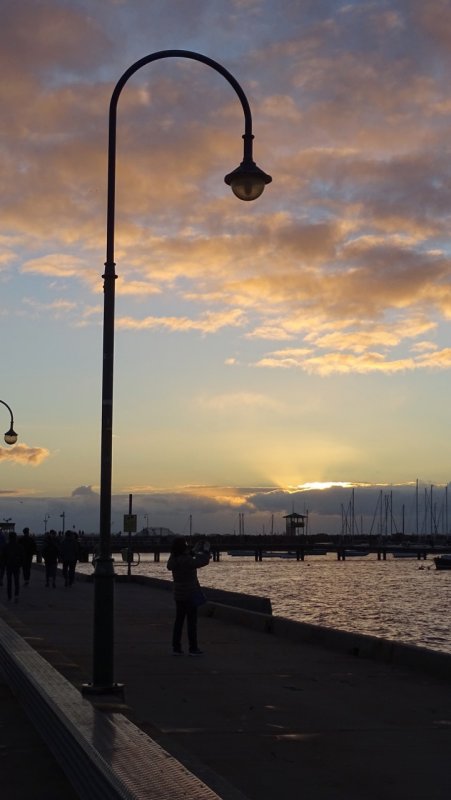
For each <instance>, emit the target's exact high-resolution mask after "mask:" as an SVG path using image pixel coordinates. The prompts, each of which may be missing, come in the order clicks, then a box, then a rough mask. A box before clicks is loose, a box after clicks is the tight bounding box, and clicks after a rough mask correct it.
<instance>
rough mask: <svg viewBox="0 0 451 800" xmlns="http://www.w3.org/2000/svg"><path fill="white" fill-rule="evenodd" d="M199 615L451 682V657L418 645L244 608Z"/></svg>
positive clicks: (213, 608) (208, 608) (218, 607)
mask: <svg viewBox="0 0 451 800" xmlns="http://www.w3.org/2000/svg"><path fill="white" fill-rule="evenodd" d="M200 613H201V614H203V615H206V616H208V617H214V618H216V619H219V620H221V621H223V622H229V623H231V624H233V625H244V626H246V627H248V628H252V629H253V630H259V631H262V632H263V633H267V634H271V635H273V636H275V637H281V638H284V639H289V640H290V641H292V642H303V643H305V644H310V645H313V646H315V647H323V648H326V649H328V650H339V651H341V652H344V653H347V654H348V655H351V656H354V657H356V658H367V659H372V660H374V661H382V662H384V663H387V664H393V665H396V666H399V667H403V668H407V669H412V670H416V671H420V672H423V673H426V674H429V675H433V676H434V677H438V678H441V679H444V680H448V681H450V680H451V655H449V654H447V653H440V652H438V651H435V650H428V649H426V648H423V647H416V646H415V645H409V644H403V643H401V642H393V641H390V640H388V639H380V638H378V637H376V636H368V635H365V634H359V633H353V632H351V631H342V630H337V629H336V628H326V627H323V626H320V625H312V624H310V623H306V622H296V621H295V620H290V619H285V618H283V617H277V616H272V615H270V614H259V613H257V612H254V611H248V610H246V609H243V608H235V607H232V606H226V605H222V604H218V603H210V602H209V603H207V605H205V606H203V607H202V608H201V609H200Z"/></svg>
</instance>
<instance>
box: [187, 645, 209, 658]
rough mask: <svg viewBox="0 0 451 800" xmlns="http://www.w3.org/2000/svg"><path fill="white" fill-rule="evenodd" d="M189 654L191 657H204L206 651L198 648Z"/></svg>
mask: <svg viewBox="0 0 451 800" xmlns="http://www.w3.org/2000/svg"><path fill="white" fill-rule="evenodd" d="M189 654H190V656H204V655H205V653H204V651H203V650H199V648H198V647H196V648H195V649H193V650H190V651H189Z"/></svg>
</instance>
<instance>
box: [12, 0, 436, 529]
mask: <svg viewBox="0 0 451 800" xmlns="http://www.w3.org/2000/svg"><path fill="white" fill-rule="evenodd" d="M164 49H184V50H193V51H197V52H200V53H202V54H203V55H206V56H209V57H210V58H213V59H214V60H216V61H219V62H220V63H221V64H222V65H223V66H224V67H225V68H226V69H227V70H229V71H230V72H231V73H232V74H233V75H234V76H235V78H236V79H237V80H238V81H239V83H240V84H241V86H242V87H243V89H244V91H245V93H246V95H247V97H248V99H249V102H250V105H251V109H252V114H253V120H254V134H255V143H254V156H255V160H256V162H257V163H258V165H259V166H260V167H261V168H262V169H263V170H265V171H266V172H268V173H269V174H271V175H272V177H273V183H272V184H270V185H269V186H268V187H267V188H266V189H265V191H264V193H263V195H262V196H261V198H260V199H259V200H257V201H255V202H253V203H243V202H240V201H239V200H237V199H236V198H235V197H234V195H233V194H232V192H231V191H230V189H229V187H227V186H226V185H225V184H224V175H225V174H226V173H228V172H230V171H231V170H232V169H234V168H235V167H236V166H238V164H239V162H240V161H241V159H242V139H241V136H242V133H243V114H242V109H241V106H240V103H239V101H238V98H237V96H236V94H235V93H234V91H233V89H232V88H231V87H230V85H229V84H228V83H227V81H225V80H224V78H223V76H221V75H219V74H218V73H216V72H215V71H214V70H212V69H210V68H209V67H207V66H205V65H204V64H200V63H197V62H195V61H189V60H187V59H163V60H161V61H158V62H155V63H153V64H150V65H148V66H146V67H144V68H143V69H142V70H140V71H139V72H138V73H137V74H136V75H135V76H134V77H133V78H132V79H131V80H130V81H129V83H128V84H127V86H126V87H125V89H124V91H123V93H122V95H121V98H120V101H119V109H118V153H117V224H116V262H117V273H118V276H119V277H118V280H117V281H116V291H117V302H116V358H115V406H114V467H113V491H114V503H113V515H112V528H113V532H114V531H117V530H119V529H120V528H121V526H122V515H123V514H124V513H126V512H127V510H128V494H129V493H133V496H134V503H135V509H134V510H136V512H137V513H138V515H139V525H140V526H141V525H144V524H145V522H147V521H148V523H149V525H153V526H168V527H171V528H172V529H173V530H176V531H177V532H180V533H182V532H186V526H187V521H188V519H189V516H190V515H192V519H193V526H194V529H195V530H198V531H200V532H205V533H208V532H212V531H217V532H229V531H233V530H234V529H235V528H237V527H238V524H237V518H238V514H239V513H241V512H244V513H245V519H246V530H248V531H249V532H261V530H262V529H263V528H264V529H265V530H266V531H268V529H269V526H270V524H271V515H272V514H274V515H275V519H276V522H275V527H276V528H281V527H282V525H283V522H281V518H282V515H283V514H286V513H289V512H291V511H292V510H293V509H294V510H296V511H298V512H300V513H303V511H304V510H305V509H306V508H308V509H309V511H310V513H311V520H312V525H313V527H314V529H315V530H323V529H324V530H329V531H330V532H333V531H334V530H336V529H337V527H339V525H340V506H341V505H342V504H346V503H348V501H349V492H350V491H351V489H352V486H357V487H360V486H362V485H365V487H366V490H367V489H368V488H370V489H372V490H373V491H372V492H368V491H366V490H365V491H366V494H365V497H366V498H367V499H366V500H365V507H363V505H362V507H361V508H360V509H359V513H361V514H364V515H368V519H367V522H366V527H367V528H368V527H369V523H370V522H371V516H372V515H373V511H374V507H375V504H376V501H377V498H378V495H379V492H380V491H381V487H383V491H384V492H389V491H391V487H395V488H396V487H398V486H403V485H404V484H406V485H407V487H408V490H407V494H408V496H409V497H410V498H412V496H413V492H414V491H415V489H414V486H415V481H416V479H419V480H420V481H421V485H422V486H423V485H424V486H429V485H430V484H434V486H437V487H440V486H441V487H443V486H444V485H445V484H447V482H448V481H449V480H450V479H451V462H450V450H451V436H450V427H451V426H450V414H451V380H450V370H451V258H450V254H451V145H450V141H451V81H450V75H451V2H450V1H449V0H428V2H427V3H426V2H424V0H396V2H395V1H394V0H386V1H385V0H374V1H372V2H371V1H369V2H365V1H364V0H362V2H346V0H343V2H332V0H329V1H328V0H278V2H277V3H274V2H272V1H271V0H266V2H263V0H208V1H207V0H190V2H189V3H188V2H184V1H183V0H177V1H173V0H164V1H163V0H130V2H125V0H124V1H122V0H92V1H91V0H59V1H58V0H53V1H52V0H21V1H20V2H17V1H16V0H3V3H2V25H1V27H0V59H1V82H0V96H1V114H0V131H1V133H0V174H1V192H0V291H1V304H0V334H1V336H0V342H1V344H0V346H1V353H2V358H1V366H2V381H1V388H0V398H1V399H3V400H5V401H6V402H7V403H8V404H9V405H10V406H11V407H12V409H13V412H14V417H15V427H16V429H17V432H18V433H19V441H18V444H17V445H16V446H15V447H12V448H7V446H6V445H4V447H2V448H1V449H0V521H1V520H2V519H8V518H12V519H13V520H14V521H15V522H16V524H17V527H18V528H21V527H22V526H23V525H25V524H28V525H30V527H32V529H33V530H35V531H36V532H40V531H41V530H43V527H44V523H43V520H44V517H45V516H47V515H50V517H49V521H48V526H49V527H55V528H58V527H60V525H61V521H60V519H59V515H60V514H61V513H63V512H64V513H65V514H66V522H67V526H68V527H73V526H75V527H76V528H83V529H86V530H90V531H95V530H97V529H98V492H99V475H100V466H99V453H100V412H101V396H100V393H101V366H102V313H103V295H102V288H103V282H102V278H101V275H102V273H103V264H104V261H105V219H106V166H107V165H106V156H107V125H108V106H109V101H110V97H111V93H112V90H113V88H114V86H115V84H116V82H117V80H118V79H119V78H120V76H121V75H122V74H123V72H124V71H125V70H126V69H127V68H128V67H129V66H130V65H131V64H133V63H134V62H135V61H137V60H138V59H140V58H142V57H144V56H146V55H148V54H150V53H152V52H154V51H159V50H164ZM2 424H3V425H4V428H3V429H2V428H1V425H2ZM8 427H9V415H8V412H7V410H6V409H5V408H4V407H3V406H0V430H1V431H3V430H5V431H6V430H7V429H8ZM330 484H338V485H339V486H340V485H341V484H345V486H344V488H338V489H329V490H327V489H326V490H325V491H320V490H319V489H322V488H323V487H324V486H329V485H330ZM438 491H439V490H437V492H438ZM440 491H442V490H441V489H440ZM331 492H332V494H331ZM357 492H358V490H357ZM356 496H357V495H356ZM437 496H438V494H437ZM327 497H328V498H329V499H328V500H326V498H327ZM332 498H333V502H332ZM362 503H363V500H362ZM145 515H148V516H147V517H146V516H145Z"/></svg>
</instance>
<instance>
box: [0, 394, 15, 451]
mask: <svg viewBox="0 0 451 800" xmlns="http://www.w3.org/2000/svg"><path fill="white" fill-rule="evenodd" d="M0 403H1V404H2V405H3V406H6V408H7V409H8V411H9V414H10V417H11V425H10V428H9V431H6V433H5V435H4V439H5V442H6V444H16V442H17V438H18V437H17V433H16V432H15V430H14V417H13V412H12V411H11V409H10V407H9V405H8V403H5V401H4V400H0Z"/></svg>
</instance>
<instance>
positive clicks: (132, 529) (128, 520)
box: [124, 514, 137, 533]
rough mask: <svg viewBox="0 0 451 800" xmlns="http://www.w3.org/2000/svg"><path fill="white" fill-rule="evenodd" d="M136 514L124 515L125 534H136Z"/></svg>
mask: <svg viewBox="0 0 451 800" xmlns="http://www.w3.org/2000/svg"><path fill="white" fill-rule="evenodd" d="M136 522H137V515H136V514H124V533H136Z"/></svg>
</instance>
